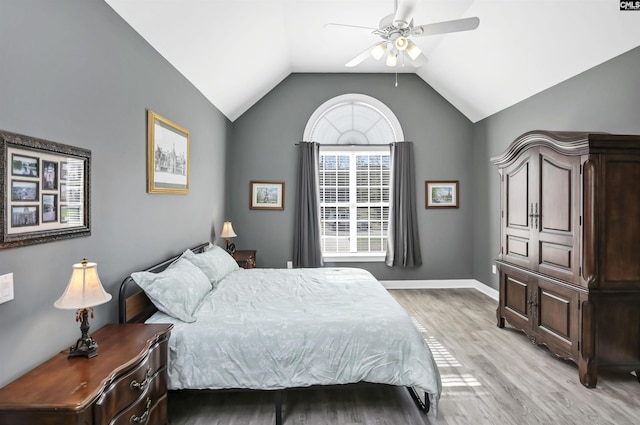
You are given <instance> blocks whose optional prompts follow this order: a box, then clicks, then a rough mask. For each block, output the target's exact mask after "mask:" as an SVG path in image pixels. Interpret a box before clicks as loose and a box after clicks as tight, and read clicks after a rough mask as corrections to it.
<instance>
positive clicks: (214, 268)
mask: <svg viewBox="0 0 640 425" xmlns="http://www.w3.org/2000/svg"><path fill="white" fill-rule="evenodd" d="M181 258H184V259H186V260H188V261H190V262H191V263H193V264H195V265H196V266H198V267H199V268H200V269H201V270H202V271H203V272H204V274H205V275H207V278H208V279H209V282H211V286H212V287H213V288H215V287H216V286H217V285H218V282H220V281H221V280H222V279H224V277H225V276H226V275H228V274H229V273H231V272H232V271H235V270H238V269H239V268H240V266H238V262H237V261H236V260H234V259H233V257H232V256H231V255H229V253H228V252H227V251H225V250H224V249H222V248H220V247H219V246H217V245H213V244H209V246H208V247H207V248H206V249H205V251H204V252H203V253H201V254H194V253H193V251H191V250H190V249H188V250H186V251H185V252H184V253H183V254H182V257H181Z"/></svg>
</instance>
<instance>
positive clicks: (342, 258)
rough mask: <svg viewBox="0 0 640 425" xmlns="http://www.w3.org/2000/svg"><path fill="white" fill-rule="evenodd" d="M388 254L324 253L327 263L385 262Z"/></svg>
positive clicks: (323, 257)
mask: <svg viewBox="0 0 640 425" xmlns="http://www.w3.org/2000/svg"><path fill="white" fill-rule="evenodd" d="M385 258H386V254H373V255H371V254H369V255H349V254H346V255H335V254H333V255H323V256H322V259H323V260H324V262H325V263H384V260H385Z"/></svg>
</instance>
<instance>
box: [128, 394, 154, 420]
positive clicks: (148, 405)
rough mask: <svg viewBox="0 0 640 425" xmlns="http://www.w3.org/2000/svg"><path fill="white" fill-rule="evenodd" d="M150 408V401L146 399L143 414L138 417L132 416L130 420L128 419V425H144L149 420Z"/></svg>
mask: <svg viewBox="0 0 640 425" xmlns="http://www.w3.org/2000/svg"><path fill="white" fill-rule="evenodd" d="M150 408H151V399H150V398H147V404H145V410H144V413H142V415H140V416H136V415H133V416H131V419H129V423H130V424H144V423H146V422H147V419H149V409H150Z"/></svg>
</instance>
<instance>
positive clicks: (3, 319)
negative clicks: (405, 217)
mask: <svg viewBox="0 0 640 425" xmlns="http://www.w3.org/2000/svg"><path fill="white" fill-rule="evenodd" d="M147 108H148V109H152V110H154V111H156V112H157V113H159V114H161V115H163V116H165V117H167V118H169V119H171V120H172V121H174V122H176V123H178V124H180V125H182V126H184V127H185V128H187V129H188V130H190V132H191V161H192V162H191V191H190V193H189V194H188V195H150V194H147V193H146V183H145V182H146V109H147ZM0 128H2V129H3V130H7V131H13V132H17V133H21V134H25V135H29V136H33V137H38V138H43V139H47V140H52V141H56V142H60V143H64V144H69V145H73V146H78V147H82V148H87V149H90V150H91V151H92V173H91V177H92V193H91V202H92V211H91V213H92V214H91V218H92V235H91V236H89V237H84V238H75V239H70V240H66V241H60V242H52V243H46V244H41V245H34V246H29V247H23V248H14V249H9V250H2V251H0V274H5V273H9V272H13V274H14V281H15V299H14V300H13V301H10V302H7V303H5V304H0V341H2V342H1V343H0V386H2V385H4V384H6V383H7V382H9V381H10V380H12V379H13V378H15V377H17V376H19V375H21V374H22V373H24V372H25V371H27V370H29V369H30V368H32V367H33V366H35V365H36V364H38V363H40V362H42V361H43V360H45V359H47V358H49V357H50V356H51V355H53V354H54V353H56V352H57V351H59V350H62V349H64V348H66V347H68V346H69V345H71V343H73V342H75V339H76V338H78V337H79V335H80V330H79V327H78V324H77V323H76V322H75V321H74V319H75V312H74V311H72V310H58V309H56V308H54V307H53V303H54V301H55V300H56V299H57V298H58V297H59V296H60V295H62V292H63V290H64V288H65V286H66V284H67V282H68V280H69V277H70V275H71V265H72V264H73V263H77V262H79V261H80V260H81V259H82V258H83V257H86V258H88V259H89V260H90V261H96V262H97V263H98V270H99V273H100V277H101V280H102V283H103V285H104V286H105V288H106V290H107V291H108V292H109V293H111V294H112V295H113V297H114V299H113V300H112V301H111V302H110V303H108V304H106V305H103V306H99V307H97V308H96V309H95V319H94V320H92V329H93V330H95V329H97V328H98V327H100V326H101V325H102V324H105V323H107V322H117V290H118V287H119V284H120V282H121V281H122V279H123V278H124V277H125V276H126V275H128V274H129V273H130V272H132V271H135V270H138V269H141V268H144V267H147V266H149V265H151V264H153V263H155V262H156V261H157V260H159V259H161V258H164V257H166V256H168V255H170V254H174V253H177V252H178V251H179V250H180V249H182V248H187V247H189V246H192V245H194V244H196V243H197V242H200V241H203V239H204V240H206V239H207V237H208V236H209V235H211V233H212V229H217V230H218V231H219V228H220V227H221V226H222V219H223V211H224V181H225V175H224V166H225V162H224V158H225V146H226V144H227V139H228V137H229V136H228V135H229V130H230V123H229V122H228V120H227V119H226V118H224V116H223V115H222V114H221V113H220V112H219V111H218V110H217V109H215V108H214V107H213V106H212V105H211V103H209V102H208V101H207V100H206V99H205V98H204V96H202V95H201V93H200V92H198V91H197V90H196V89H195V88H194V87H193V86H192V85H191V84H190V83H189V82H188V81H187V80H186V79H185V78H184V77H182V76H181V75H180V74H179V73H178V72H177V71H176V70H175V69H174V68H173V67H172V66H171V65H169V64H168V63H167V62H166V61H165V59H164V58H162V57H161V56H160V55H159V54H158V53H157V52H156V51H155V50H153V49H152V48H151V47H150V46H149V45H148V44H147V43H146V42H145V41H144V40H143V39H142V38H141V37H140V36H139V35H138V34H137V33H136V32H134V31H133V30H132V29H131V28H130V27H129V26H128V25H127V24H126V23H125V22H124V21H123V20H122V19H121V18H120V17H119V16H118V15H117V14H116V13H115V12H114V11H113V10H112V9H111V8H110V7H109V6H108V5H107V4H106V3H104V2H103V1H101V0H57V1H55V2H54V1H50V0H39V1H36V0H20V1H18V0H0ZM3 202H4V201H3ZM218 242H219V241H218ZM99 342H100V341H98V343H99ZM98 359H99V356H98ZM98 361H99V360H98Z"/></svg>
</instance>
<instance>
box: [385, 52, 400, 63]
mask: <svg viewBox="0 0 640 425" xmlns="http://www.w3.org/2000/svg"><path fill="white" fill-rule="evenodd" d="M397 64H398V54H397V53H396V52H395V51H393V50H391V51H390V52H389V54H388V55H387V66H396V65H397Z"/></svg>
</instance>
